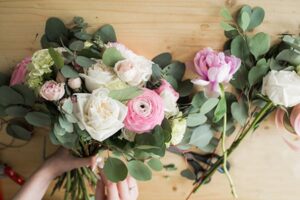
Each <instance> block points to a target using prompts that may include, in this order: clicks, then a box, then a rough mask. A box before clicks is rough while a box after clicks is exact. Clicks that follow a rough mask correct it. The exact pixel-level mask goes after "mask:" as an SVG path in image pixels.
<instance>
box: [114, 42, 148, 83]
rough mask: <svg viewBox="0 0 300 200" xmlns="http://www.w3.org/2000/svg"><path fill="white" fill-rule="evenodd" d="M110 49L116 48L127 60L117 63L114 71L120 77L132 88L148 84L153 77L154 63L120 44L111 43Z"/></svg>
mask: <svg viewBox="0 0 300 200" xmlns="http://www.w3.org/2000/svg"><path fill="white" fill-rule="evenodd" d="M108 47H115V48H116V49H117V50H118V51H119V52H120V53H121V55H122V56H123V57H124V58H125V60H121V61H119V62H117V63H116V64H115V66H114V70H115V72H116V74H117V75H118V77H119V78H120V79H121V80H122V81H124V82H126V83H128V84H129V85H131V86H138V85H141V84H143V83H145V82H147V81H148V80H149V79H150V77H151V75H152V64H153V63H152V61H150V60H148V59H147V58H145V57H143V56H139V55H137V54H135V53H133V52H132V51H131V50H129V49H127V48H126V47H125V46H124V45H123V44H120V43H109V44H108Z"/></svg>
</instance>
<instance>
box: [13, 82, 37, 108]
mask: <svg viewBox="0 0 300 200" xmlns="http://www.w3.org/2000/svg"><path fill="white" fill-rule="evenodd" d="M12 88H13V89H14V90H15V91H17V92H18V93H19V94H21V95H22V96H23V99H24V104H25V105H27V106H33V104H34V103H35V100H36V96H35V93H34V91H33V90H32V89H30V88H29V87H28V86H27V85H14V86H12Z"/></svg>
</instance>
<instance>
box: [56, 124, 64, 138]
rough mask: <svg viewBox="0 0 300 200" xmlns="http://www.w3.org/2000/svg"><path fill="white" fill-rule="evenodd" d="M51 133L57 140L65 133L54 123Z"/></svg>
mask: <svg viewBox="0 0 300 200" xmlns="http://www.w3.org/2000/svg"><path fill="white" fill-rule="evenodd" d="M53 133H54V134H55V136H56V137H57V138H59V137H60V136H64V135H65V134H66V133H67V132H66V130H65V129H63V128H62V127H61V126H60V124H59V123H55V124H54V126H53Z"/></svg>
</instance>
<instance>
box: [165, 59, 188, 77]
mask: <svg viewBox="0 0 300 200" xmlns="http://www.w3.org/2000/svg"><path fill="white" fill-rule="evenodd" d="M162 72H163V74H164V75H165V76H168V75H170V76H172V77H174V78H175V79H176V80H177V81H181V79H182V78H183V75H184V72H185V64H184V63H182V62H179V61H174V62H172V63H171V64H169V65H167V66H166V67H165V68H164V69H163V70H162Z"/></svg>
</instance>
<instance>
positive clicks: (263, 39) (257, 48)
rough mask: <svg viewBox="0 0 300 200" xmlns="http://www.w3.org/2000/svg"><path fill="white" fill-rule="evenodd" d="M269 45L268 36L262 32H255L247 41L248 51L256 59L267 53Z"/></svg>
mask: <svg viewBox="0 0 300 200" xmlns="http://www.w3.org/2000/svg"><path fill="white" fill-rule="evenodd" d="M270 45H271V39H270V36H269V35H267V34H266V33H263V32H260V33H257V34H255V35H254V36H253V37H252V38H251V39H250V41H249V48H250V52H251V53H252V54H253V55H254V57H255V58H256V59H257V58H258V57H259V56H261V55H264V54H265V53H267V52H268V51H269V49H270Z"/></svg>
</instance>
